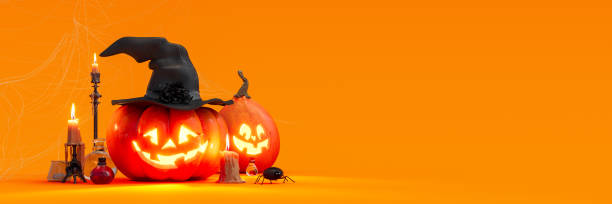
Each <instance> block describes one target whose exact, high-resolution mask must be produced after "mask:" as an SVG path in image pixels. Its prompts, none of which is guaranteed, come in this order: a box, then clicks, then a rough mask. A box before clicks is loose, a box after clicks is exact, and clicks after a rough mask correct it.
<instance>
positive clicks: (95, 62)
mask: <svg viewBox="0 0 612 204" xmlns="http://www.w3.org/2000/svg"><path fill="white" fill-rule="evenodd" d="M93 63H94V64H98V58H96V53H95V52H94V62H93Z"/></svg>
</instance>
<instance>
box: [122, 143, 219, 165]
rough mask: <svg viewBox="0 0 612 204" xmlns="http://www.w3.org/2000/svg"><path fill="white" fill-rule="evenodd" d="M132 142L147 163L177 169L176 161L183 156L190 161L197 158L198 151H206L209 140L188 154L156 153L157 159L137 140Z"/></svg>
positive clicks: (201, 152) (184, 159) (186, 160)
mask: <svg viewBox="0 0 612 204" xmlns="http://www.w3.org/2000/svg"><path fill="white" fill-rule="evenodd" d="M132 144H133V145H134V149H135V150H136V152H138V156H140V158H141V159H142V160H143V161H145V162H147V164H149V165H151V166H154V167H156V168H160V169H175V168H177V166H176V162H177V161H178V160H179V159H180V158H181V157H183V161H185V162H189V161H191V160H192V159H193V158H195V156H196V155H197V154H198V153H200V154H203V153H204V152H206V148H207V147H208V141H206V142H204V144H200V146H198V147H197V148H195V149H193V150H190V151H188V152H187V154H185V153H178V154H173V155H161V154H157V155H156V156H157V160H155V159H153V158H151V153H149V152H145V151H142V149H140V146H138V143H137V142H136V141H132Z"/></svg>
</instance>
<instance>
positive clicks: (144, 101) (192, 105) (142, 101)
mask: <svg viewBox="0 0 612 204" xmlns="http://www.w3.org/2000/svg"><path fill="white" fill-rule="evenodd" d="M111 103H112V104H113V105H126V104H135V105H143V106H148V105H159V106H163V107H166V108H172V109H178V110H193V109H197V108H199V107H202V106H203V105H206V104H211V105H220V106H224V105H231V104H233V103H234V101H232V100H229V101H223V100H221V99H218V98H213V99H208V100H205V101H203V100H194V101H191V102H189V103H187V104H167V103H161V102H159V101H156V100H154V99H152V98H150V97H147V96H144V97H138V98H130V99H120V100H112V101H111Z"/></svg>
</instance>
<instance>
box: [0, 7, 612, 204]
mask: <svg viewBox="0 0 612 204" xmlns="http://www.w3.org/2000/svg"><path fill="white" fill-rule="evenodd" d="M426 2H427V3H424V2H423V1H416V2H408V1H384V0H382V1H371V2H370V1H333V2H331V1H316V0H315V1H304V2H296V1H141V2H137V1H130V2H127V1H114V0H113V1H100V0H93V1H83V0H78V1H54V0H50V1H0V19H3V20H2V21H0V37H2V39H3V43H2V47H3V48H2V49H0V66H1V68H0V69H2V71H1V72H0V180H1V181H2V183H0V193H2V192H5V193H6V194H5V195H3V196H6V197H10V198H15V199H21V198H23V197H21V196H25V195H36V196H31V197H29V198H43V199H44V198H46V197H54V196H59V195H71V194H73V195H79V196H82V197H83V198H91V195H92V193H94V192H108V193H112V194H115V195H120V196H123V197H126V199H122V200H121V201H124V202H130V201H133V200H131V199H129V198H127V197H135V198H136V199H135V200H142V199H151V200H155V201H161V200H164V199H168V197H165V198H159V196H157V197H154V196H153V197H152V196H142V195H141V194H147V193H148V194H149V195H151V192H157V193H158V194H156V195H166V194H165V193H168V192H170V193H168V194H167V196H173V195H185V196H187V197H190V198H191V199H192V200H191V201H201V200H198V199H204V198H201V197H202V195H206V196H204V197H206V199H219V200H225V202H227V201H228V200H232V199H235V200H234V201H237V202H246V201H247V200H246V199H252V200H253V202H268V201H281V202H282V201H284V202H287V201H292V202H293V201H296V200H306V201H308V202H309V201H312V200H318V201H330V202H331V201H338V200H345V199H349V200H353V201H364V202H381V201H413V202H415V203H436V202H439V203H456V202H466V203H505V202H507V203H520V202H526V201H530V202H533V203H547V202H553V203H562V202H568V203H586V202H601V203H608V202H610V198H609V192H610V191H609V189H610V188H609V186H610V183H611V182H612V177H611V176H610V174H611V173H610V172H612V167H611V165H610V158H611V157H610V156H612V154H611V150H610V146H611V145H612V142H611V139H610V138H611V137H610V134H611V133H612V126H610V125H609V124H610V123H611V122H612V106H610V105H609V104H611V103H612V97H610V93H609V90H610V88H612V71H611V69H610V67H611V65H612V60H611V58H610V56H611V54H612V49H611V48H612V46H611V45H612V43H611V42H612V41H611V40H610V39H611V38H612V29H611V28H612V21H611V20H612V5H610V3H601V2H596V1H594V2H587V1H580V2H581V3H572V2H573V1H554V2H534V1H524V2H522V1H520V2H519V1H508V2H500V1H492V2H494V3H492V2H491V1H482V2H479V1H457V2H454V1H426ZM122 36H164V37H166V38H167V39H168V40H169V41H171V42H175V43H180V44H182V45H184V46H185V47H186V48H187V49H188V51H189V54H190V57H191V60H192V62H193V63H194V65H195V66H196V69H197V70H198V72H199V77H200V89H201V93H202V97H203V98H209V97H221V98H224V99H229V98H231V96H232V95H233V94H234V92H235V91H236V90H237V89H238V88H239V87H240V84H241V81H240V80H239V78H238V77H237V76H236V73H235V72H236V70H237V69H242V70H244V72H245V75H246V76H247V77H248V78H249V80H250V82H251V86H250V90H249V92H250V94H251V95H252V96H253V98H254V100H256V101H257V102H259V103H260V104H261V105H263V106H264V107H266V109H267V110H268V111H269V112H270V114H272V115H273V116H274V117H275V119H276V122H277V125H278V127H279V131H280V135H281V136H280V137H281V152H280V155H279V158H278V160H277V163H276V166H279V167H282V168H283V169H284V170H285V171H286V173H287V174H288V175H295V177H296V178H297V180H298V183H296V184H292V185H274V186H271V187H269V190H268V189H266V188H265V187H253V186H254V185H236V186H226V185H215V184H210V183H206V184H202V183H201V182H199V183H198V182H196V183H194V182H188V183H183V184H167V183H150V184H139V183H133V182H130V181H126V180H125V179H122V178H119V179H118V180H117V182H116V185H109V186H105V187H98V186H92V185H79V186H72V185H67V184H66V185H61V184H56V183H47V182H46V181H45V177H46V174H47V170H48V168H49V161H50V160H56V159H60V158H63V143H64V142H65V134H66V120H67V119H68V117H69V111H70V103H72V102H74V103H75V104H76V107H77V117H79V118H80V128H81V131H82V134H83V139H84V140H85V141H91V138H92V135H91V130H92V125H91V123H92V121H91V115H92V114H91V110H90V104H89V102H90V99H89V97H88V94H89V93H90V91H91V88H90V87H89V86H90V84H89V80H90V78H89V71H90V64H91V61H92V59H91V58H92V53H93V52H98V53H99V52H101V51H102V50H103V49H104V48H106V47H107V46H108V45H110V44H111V43H112V42H114V40H116V39H118V38H119V37H122ZM98 63H99V65H100V70H101V73H102V84H101V86H102V87H101V88H100V91H101V93H102V95H103V98H102V105H101V110H100V127H102V129H101V132H100V134H101V135H105V134H104V130H105V128H106V126H107V125H108V123H109V119H110V117H111V114H112V112H113V111H114V110H115V109H116V108H117V106H111V105H110V100H112V99H120V98H131V97H136V96H141V95H143V94H144V93H145V89H146V85H147V82H148V79H149V76H150V73H151V72H150V70H149V69H148V68H147V64H146V63H143V64H137V63H135V61H134V60H133V59H132V58H130V57H128V56H126V55H121V56H114V57H110V58H100V59H99V62H98ZM86 143H87V145H88V146H87V150H89V149H91V146H90V144H89V143H90V142H86ZM192 192H193V193H192ZM131 193H134V194H131ZM228 194H229V195H231V196H227V195H228ZM9 195H12V197H11V196H9ZM197 195H200V197H198V196H197ZM232 196H234V197H232ZM162 197H163V196H162ZM228 197H229V199H228ZM160 199H161V200H160Z"/></svg>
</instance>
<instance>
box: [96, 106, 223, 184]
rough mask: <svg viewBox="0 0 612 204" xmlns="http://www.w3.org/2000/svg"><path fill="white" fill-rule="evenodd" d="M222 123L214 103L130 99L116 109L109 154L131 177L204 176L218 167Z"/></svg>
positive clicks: (122, 170) (110, 129)
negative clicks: (192, 105)
mask: <svg viewBox="0 0 612 204" xmlns="http://www.w3.org/2000/svg"><path fill="white" fill-rule="evenodd" d="M220 125H221V126H220ZM223 128H225V124H224V123H223V121H222V119H221V120H220V118H219V117H218V114H217V113H216V111H214V110H212V109H210V108H204V107H201V108H198V109H196V110H189V111H184V110H176V109H169V108H165V107H162V106H157V105H152V106H148V107H144V106H139V105H133V104H127V105H123V106H121V107H120V108H119V109H117V110H116V111H115V114H114V116H113V118H112V121H111V123H110V127H109V129H108V131H107V136H106V139H107V140H108V153H109V154H110V156H111V158H112V159H113V162H115V165H116V166H117V168H118V169H119V170H120V171H121V172H122V173H123V174H125V175H126V176H127V177H129V178H131V179H135V180H177V181H182V180H187V179H190V178H194V179H203V178H206V177H208V176H210V175H211V174H213V173H215V172H216V170H217V169H218V168H219V158H218V156H219V154H218V152H219V146H220V134H224V135H225V134H226V133H225V130H224V129H223Z"/></svg>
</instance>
